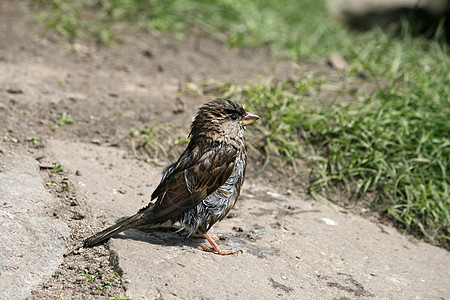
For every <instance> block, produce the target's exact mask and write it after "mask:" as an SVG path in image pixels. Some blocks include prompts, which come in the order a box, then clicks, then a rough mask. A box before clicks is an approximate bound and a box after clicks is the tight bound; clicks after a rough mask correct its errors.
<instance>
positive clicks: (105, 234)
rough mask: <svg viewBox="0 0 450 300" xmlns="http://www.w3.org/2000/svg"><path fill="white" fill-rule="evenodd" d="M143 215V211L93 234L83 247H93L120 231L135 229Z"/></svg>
mask: <svg viewBox="0 0 450 300" xmlns="http://www.w3.org/2000/svg"><path fill="white" fill-rule="evenodd" d="M144 214H145V213H144V211H139V212H138V213H137V214H135V215H134V216H131V217H129V218H127V219H125V220H123V221H120V222H119V223H117V224H115V225H113V226H111V227H109V228H106V229H105V230H103V231H100V232H99V233H96V234H94V235H93V236H91V237H89V238H87V239H86V240H85V241H84V244H83V247H84V248H87V247H93V246H95V245H97V244H100V243H101V242H103V241H105V240H107V239H109V238H110V237H112V236H114V235H116V234H118V233H120V232H122V231H125V230H127V229H130V228H133V227H136V225H138V224H139V223H140V222H141V221H142V219H143V216H144Z"/></svg>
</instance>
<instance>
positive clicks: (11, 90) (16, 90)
mask: <svg viewBox="0 0 450 300" xmlns="http://www.w3.org/2000/svg"><path fill="white" fill-rule="evenodd" d="M6 92H7V93H8V94H15V95H16V94H23V91H22V89H20V88H9V89H7V90H6Z"/></svg>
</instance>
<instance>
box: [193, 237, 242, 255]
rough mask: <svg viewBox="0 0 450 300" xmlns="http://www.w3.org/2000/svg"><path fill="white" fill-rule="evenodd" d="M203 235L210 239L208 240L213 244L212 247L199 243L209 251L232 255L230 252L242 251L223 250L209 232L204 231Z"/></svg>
mask: <svg viewBox="0 0 450 300" xmlns="http://www.w3.org/2000/svg"><path fill="white" fill-rule="evenodd" d="M202 236H203V237H204V238H205V239H207V240H208V242H209V243H210V244H211V246H212V247H208V246H206V245H204V244H198V246H199V247H200V248H202V249H203V250H205V251H209V252H215V253H217V254H220V255H230V254H236V253H242V250H222V249H220V248H219V245H217V243H216V242H215V241H214V239H213V238H212V237H211V236H209V234H207V233H202Z"/></svg>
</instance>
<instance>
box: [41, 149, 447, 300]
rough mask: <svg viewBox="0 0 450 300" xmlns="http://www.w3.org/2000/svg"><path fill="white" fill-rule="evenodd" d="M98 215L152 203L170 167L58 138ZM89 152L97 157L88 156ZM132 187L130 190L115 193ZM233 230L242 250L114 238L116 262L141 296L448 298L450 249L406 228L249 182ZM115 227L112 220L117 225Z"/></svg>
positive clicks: (62, 157)
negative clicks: (164, 170) (226, 251)
mask: <svg viewBox="0 0 450 300" xmlns="http://www.w3.org/2000/svg"><path fill="white" fill-rule="evenodd" d="M49 144H50V146H51V147H52V150H53V152H54V154H55V156H56V157H57V159H58V160H59V162H60V163H61V164H62V165H63V168H66V169H69V170H70V171H71V173H72V174H75V171H76V170H79V171H80V172H79V174H81V176H76V175H73V176H72V178H73V180H77V181H79V182H82V183H83V184H85V185H86V190H83V186H81V187H80V191H81V192H82V193H83V197H84V198H85V200H84V201H85V203H87V205H89V206H90V207H91V209H92V211H93V212H94V214H95V215H96V216H97V218H105V219H106V220H109V223H111V222H112V221H114V220H116V219H118V218H120V217H123V216H129V215H131V214H133V213H135V212H136V210H137V209H139V208H141V207H142V206H144V205H146V204H147V201H148V199H150V195H151V193H152V191H153V189H154V188H155V186H156V185H157V183H158V182H159V180H160V176H159V175H158V174H159V173H160V171H161V168H156V167H153V166H150V165H148V164H142V163H140V162H138V161H136V160H134V159H127V158H124V154H125V152H124V151H121V150H118V149H114V148H108V147H101V146H97V145H91V144H83V143H65V142H64V143H63V142H59V141H51V142H50V143H49ZM86 154H89V155H86ZM119 188H125V189H126V191H127V192H126V193H125V194H122V193H116V194H115V193H114V190H115V189H119ZM230 215H231V216H230V218H226V219H225V220H224V221H222V222H220V223H218V224H216V225H215V226H214V227H213V229H212V230H211V231H212V233H216V234H223V236H224V237H225V238H222V240H221V241H219V242H220V243H221V244H222V245H223V247H224V248H227V247H233V248H235V249H242V250H243V253H242V254H239V255H233V256H225V257H222V256H218V255H215V254H212V253H207V252H203V251H202V250H199V249H198V248H197V247H196V245H197V244H198V243H200V242H203V240H196V239H192V238H187V239H186V238H184V237H183V236H182V235H180V234H178V233H175V232H169V231H156V232H152V233H144V232H141V231H137V230H129V231H126V232H125V233H122V234H121V235H119V236H117V237H116V238H113V239H111V240H110V241H109V244H108V246H109V249H110V251H111V262H112V263H113V264H114V265H115V266H116V269H117V270H118V271H119V272H120V273H121V275H122V280H123V283H124V286H125V288H126V291H127V295H128V296H130V297H132V298H133V299H154V298H160V297H161V298H163V299H191V298H196V299H197V298H210V299H246V298H255V297H258V298H261V299H262V298H264V299H277V298H289V299H351V298H361V297H365V298H374V299H446V298H447V297H448V295H449V294H450V289H449V287H450V284H449V281H448V278H450V255H449V253H448V252H447V251H445V250H444V249H441V248H437V247H434V246H432V245H429V244H426V243H423V242H421V241H416V240H413V239H409V238H408V237H406V236H404V235H402V234H400V233H399V232H398V231H397V230H396V229H394V228H392V227H389V226H384V225H379V224H375V223H372V222H370V221H368V220H366V219H364V218H362V217H360V216H357V215H353V214H350V213H342V212H339V211H337V210H336V209H334V208H332V207H328V206H325V205H321V204H318V203H315V202H310V201H304V200H303V199H302V198H301V196H300V195H296V194H291V195H287V194H286V193H284V192H283V191H279V190H277V189H276V188H275V187H269V186H267V185H265V186H260V185H258V184H256V183H252V182H251V180H247V182H246V184H245V185H244V187H243V192H242V197H241V199H240V201H239V202H238V204H237V205H236V207H235V208H234V209H233V210H232V212H231V214H230ZM109 223H108V224H105V227H106V226H107V225H110V224H109Z"/></svg>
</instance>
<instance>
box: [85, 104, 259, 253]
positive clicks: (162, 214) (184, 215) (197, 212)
mask: <svg viewBox="0 0 450 300" xmlns="http://www.w3.org/2000/svg"><path fill="white" fill-rule="evenodd" d="M258 119H260V117H259V116H257V115H255V114H252V113H249V112H246V111H245V110H244V108H243V107H242V106H241V105H239V104H237V103H235V102H233V101H231V100H226V99H216V100H213V101H211V102H208V103H206V104H204V105H203V106H201V107H200V108H199V111H198V113H197V115H196V116H195V118H194V120H193V122H192V124H191V131H190V133H189V136H188V138H189V139H190V141H189V144H188V146H187V148H186V150H184V152H183V153H182V154H181V156H180V157H179V158H178V160H177V161H176V162H174V163H172V164H170V165H169V166H167V167H166V168H165V169H164V170H163V172H162V179H161V182H160V183H159V185H158V186H157V187H156V189H155V191H154V192H153V194H152V196H151V200H152V201H151V202H150V203H149V204H148V205H147V206H146V207H144V208H141V209H140V210H139V211H138V212H137V213H136V214H135V215H133V216H131V217H129V218H127V219H125V220H123V221H120V222H119V223H117V224H116V225H113V226H111V227H109V228H107V229H105V230H103V231H101V232H99V233H97V234H95V235H93V236H91V237H89V238H88V239H86V240H85V241H84V247H92V246H95V245H97V244H99V243H101V242H103V241H105V240H107V239H109V238H110V237H112V236H114V235H116V234H118V233H120V232H122V231H124V230H127V229H130V228H135V229H139V228H145V227H148V226H152V225H158V224H163V223H166V222H167V221H169V222H170V223H171V224H172V225H173V224H175V223H177V222H178V223H179V224H180V227H181V230H183V231H184V232H185V233H186V235H187V236H191V235H193V234H196V235H200V236H202V237H203V238H205V239H206V240H207V241H208V242H209V243H210V244H211V247H209V246H207V245H204V244H200V245H199V246H200V247H201V248H202V249H203V250H206V251H210V252H214V253H217V254H220V255H228V254H234V253H237V252H239V251H235V250H222V249H220V248H219V246H218V245H217V243H216V242H215V241H214V239H213V238H212V237H211V236H210V235H209V234H208V233H207V232H208V230H209V229H210V228H211V227H212V226H213V225H214V224H215V223H216V222H218V221H220V220H222V219H223V218H225V216H226V215H227V214H228V212H229V211H230V209H231V208H232V207H233V206H234V204H235V203H236V200H237V199H238V197H239V194H240V191H241V187H242V184H243V183H244V177H245V169H246V166H247V147H246V145H245V135H244V134H245V129H246V126H247V125H249V124H251V123H253V122H254V121H256V120H258ZM153 200H154V201H153Z"/></svg>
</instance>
